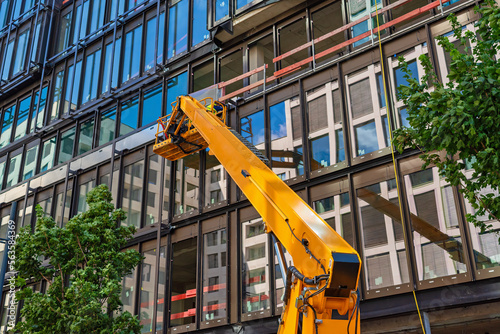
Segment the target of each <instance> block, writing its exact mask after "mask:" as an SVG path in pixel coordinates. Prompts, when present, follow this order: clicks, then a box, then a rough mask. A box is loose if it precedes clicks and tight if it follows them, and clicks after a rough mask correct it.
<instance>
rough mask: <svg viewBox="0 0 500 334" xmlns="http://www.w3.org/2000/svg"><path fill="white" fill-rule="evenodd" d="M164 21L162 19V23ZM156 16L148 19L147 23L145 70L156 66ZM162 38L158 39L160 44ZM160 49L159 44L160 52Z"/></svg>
mask: <svg viewBox="0 0 500 334" xmlns="http://www.w3.org/2000/svg"><path fill="white" fill-rule="evenodd" d="M162 23H163V22H161V21H160V24H162ZM156 24H157V23H156V17H153V18H152V19H150V20H148V22H147V23H146V52H145V54H144V58H145V59H144V70H145V71H147V70H150V69H152V68H154V67H156V62H155V44H156V40H157V35H156ZM159 42H160V40H158V44H160V43H159ZM159 51H160V45H158V52H159Z"/></svg>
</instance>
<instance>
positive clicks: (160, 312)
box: [156, 246, 167, 332]
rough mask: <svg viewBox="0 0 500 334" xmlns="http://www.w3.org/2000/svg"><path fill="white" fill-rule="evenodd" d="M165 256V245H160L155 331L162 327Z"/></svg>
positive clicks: (165, 274) (165, 280) (165, 275)
mask: <svg viewBox="0 0 500 334" xmlns="http://www.w3.org/2000/svg"><path fill="white" fill-rule="evenodd" d="M166 265H167V256H166V250H165V246H162V247H160V270H159V271H158V300H157V301H156V303H157V307H156V331H157V332H159V331H161V330H162V329H163V323H164V319H165V318H164V317H165V302H166V301H165V284H166V282H167V270H166Z"/></svg>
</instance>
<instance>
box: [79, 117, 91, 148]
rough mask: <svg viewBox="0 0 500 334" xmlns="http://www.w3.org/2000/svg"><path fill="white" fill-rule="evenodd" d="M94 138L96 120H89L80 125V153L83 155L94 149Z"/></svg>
mask: <svg viewBox="0 0 500 334" xmlns="http://www.w3.org/2000/svg"><path fill="white" fill-rule="evenodd" d="M93 136H94V119H91V120H88V121H86V122H85V123H82V125H80V136H79V137H78V153H77V155H80V154H83V153H85V152H87V151H90V150H91V149H92V139H93Z"/></svg>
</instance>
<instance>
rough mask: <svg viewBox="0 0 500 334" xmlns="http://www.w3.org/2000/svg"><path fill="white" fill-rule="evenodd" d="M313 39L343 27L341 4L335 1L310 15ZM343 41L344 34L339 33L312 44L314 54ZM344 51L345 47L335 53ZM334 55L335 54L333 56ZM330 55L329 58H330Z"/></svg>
mask: <svg viewBox="0 0 500 334" xmlns="http://www.w3.org/2000/svg"><path fill="white" fill-rule="evenodd" d="M312 21H313V28H314V29H313V32H314V38H315V39H316V38H318V37H321V36H323V35H325V34H327V33H329V32H331V31H334V30H335V29H337V28H339V27H341V26H342V25H343V22H344V20H343V19H342V8H341V2H340V1H336V2H334V3H332V4H331V5H329V6H326V7H324V8H322V9H320V10H318V11H316V12H314V13H313V14H312ZM344 41H345V38H344V34H343V33H339V34H336V35H334V36H332V37H329V38H327V39H325V40H322V41H321V42H319V43H315V44H314V53H315V54H318V53H320V52H322V51H324V50H326V49H328V48H331V47H332V46H334V45H338V44H340V43H342V42H344ZM343 51H345V47H344V48H342V49H340V50H337V51H335V53H336V54H339V53H341V52H343ZM333 55H335V54H333ZM333 55H330V56H329V57H332V56H333Z"/></svg>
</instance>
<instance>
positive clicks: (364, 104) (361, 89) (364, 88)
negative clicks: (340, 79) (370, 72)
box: [349, 78, 373, 119]
mask: <svg viewBox="0 0 500 334" xmlns="http://www.w3.org/2000/svg"><path fill="white" fill-rule="evenodd" d="M349 95H350V102H351V113H352V118H355V119H356V118H360V117H362V116H366V115H369V114H371V113H372V112H373V105H372V97H371V90H370V81H369V79H368V78H367V79H363V80H361V81H358V82H356V83H353V84H351V85H349Z"/></svg>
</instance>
